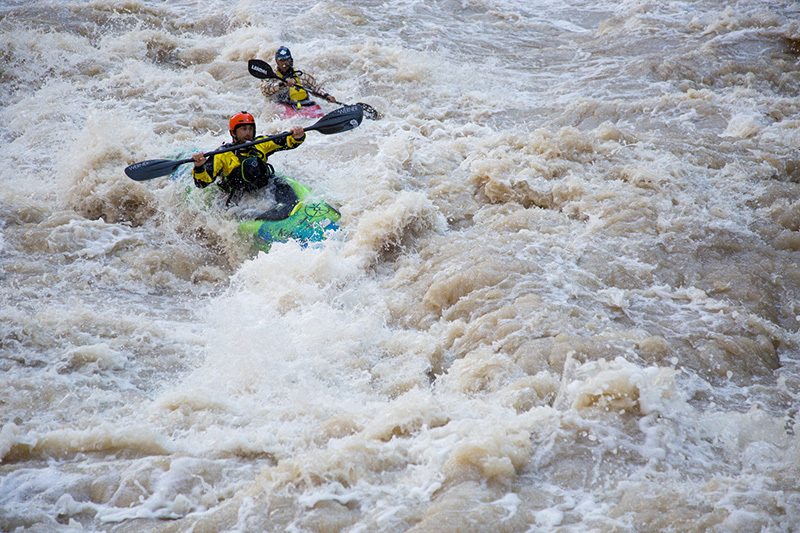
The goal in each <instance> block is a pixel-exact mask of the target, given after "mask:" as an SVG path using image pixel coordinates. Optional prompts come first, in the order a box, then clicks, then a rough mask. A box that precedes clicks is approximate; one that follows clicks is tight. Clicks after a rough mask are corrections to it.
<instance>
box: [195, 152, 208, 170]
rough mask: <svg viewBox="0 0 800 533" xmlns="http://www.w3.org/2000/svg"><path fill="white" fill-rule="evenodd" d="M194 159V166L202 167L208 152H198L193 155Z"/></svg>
mask: <svg viewBox="0 0 800 533" xmlns="http://www.w3.org/2000/svg"><path fill="white" fill-rule="evenodd" d="M192 161H194V168H200V167H202V166H203V165H205V164H206V161H207V159H206V154H204V153H203V152H197V153H196V154H194V155H193V156H192Z"/></svg>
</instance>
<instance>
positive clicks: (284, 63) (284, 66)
mask: <svg viewBox="0 0 800 533" xmlns="http://www.w3.org/2000/svg"><path fill="white" fill-rule="evenodd" d="M291 68H292V60H291V59H279V60H278V70H280V71H281V72H288V71H289V69H291Z"/></svg>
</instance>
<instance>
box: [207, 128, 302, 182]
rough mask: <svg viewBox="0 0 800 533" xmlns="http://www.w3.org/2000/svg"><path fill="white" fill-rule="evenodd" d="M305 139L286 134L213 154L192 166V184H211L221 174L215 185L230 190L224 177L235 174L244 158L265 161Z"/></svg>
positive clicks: (295, 146)
mask: <svg viewBox="0 0 800 533" xmlns="http://www.w3.org/2000/svg"><path fill="white" fill-rule="evenodd" d="M263 138H264V136H263V135H262V136H261V137H256V138H255V139H254V140H258V139H263ZM305 140H306V138H305V136H304V137H303V138H302V139H300V140H298V139H295V138H294V137H293V136H292V135H287V136H286V137H282V138H279V139H276V140H274V141H265V142H263V143H258V144H254V145H253V146H248V147H247V148H242V149H239V150H235V151H231V152H223V153H221V154H216V155H213V156H211V157H210V158H208V160H207V161H206V163H205V164H204V165H203V166H202V167H200V168H197V167H194V170H193V172H192V176H193V177H194V184H195V185H196V186H198V187H200V188H201V189H202V188H204V187H208V186H209V185H211V184H212V183H213V182H214V180H216V179H217V178H219V177H220V176H221V177H222V179H220V180H219V181H218V182H217V185H219V187H220V188H221V189H222V190H224V191H225V192H230V189H231V184H229V183H227V180H225V179H224V178H227V177H228V176H231V175H235V173H237V172H238V171H239V167H241V165H242V162H243V161H244V160H245V159H248V158H250V157H254V156H255V157H257V158H258V159H260V160H262V161H263V162H264V163H266V162H267V158H268V157H269V156H270V154H272V153H274V152H278V151H281V150H292V149H294V148H297V147H298V146H300V145H301V144H303V141H305ZM226 146H230V144H223V145H222V147H226Z"/></svg>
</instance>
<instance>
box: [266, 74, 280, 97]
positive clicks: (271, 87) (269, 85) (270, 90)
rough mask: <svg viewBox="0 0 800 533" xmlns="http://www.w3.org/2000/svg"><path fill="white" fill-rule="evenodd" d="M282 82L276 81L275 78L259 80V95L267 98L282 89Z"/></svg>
mask: <svg viewBox="0 0 800 533" xmlns="http://www.w3.org/2000/svg"><path fill="white" fill-rule="evenodd" d="M282 83H283V80H278V79H275V78H267V79H266V80H261V84H260V86H261V94H263V95H264V96H266V97H267V98H269V97H270V96H272V95H273V94H275V93H277V92H278V91H280V90H281V89H282V88H283V85H281V84H282Z"/></svg>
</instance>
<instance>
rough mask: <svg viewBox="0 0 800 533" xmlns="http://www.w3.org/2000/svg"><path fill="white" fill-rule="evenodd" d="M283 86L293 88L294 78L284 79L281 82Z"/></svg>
mask: <svg viewBox="0 0 800 533" xmlns="http://www.w3.org/2000/svg"><path fill="white" fill-rule="evenodd" d="M283 84H284V85H286V86H287V87H294V78H286V79H285V80H283Z"/></svg>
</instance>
